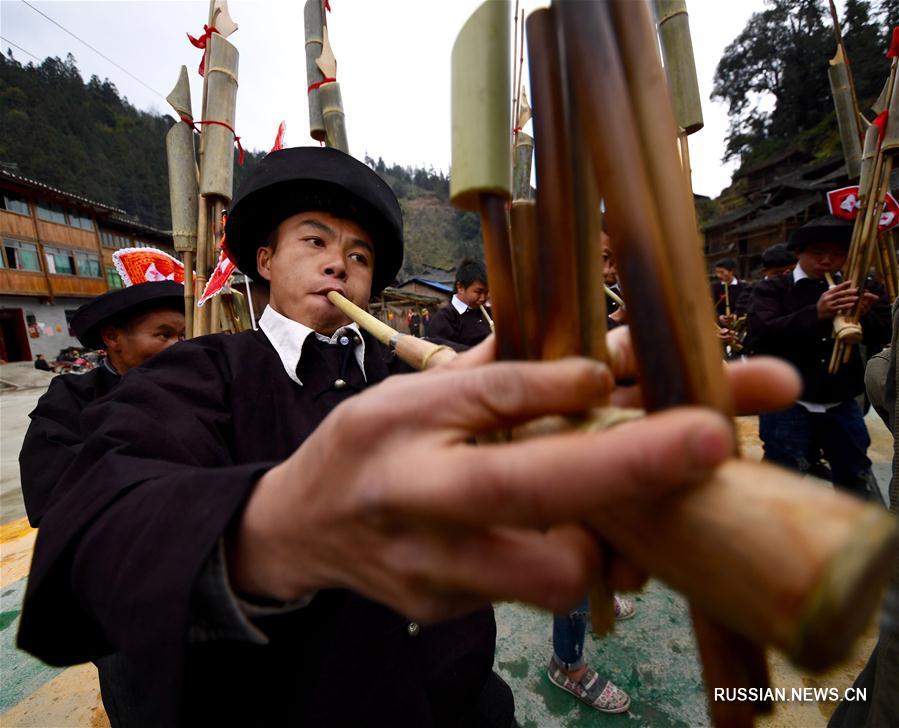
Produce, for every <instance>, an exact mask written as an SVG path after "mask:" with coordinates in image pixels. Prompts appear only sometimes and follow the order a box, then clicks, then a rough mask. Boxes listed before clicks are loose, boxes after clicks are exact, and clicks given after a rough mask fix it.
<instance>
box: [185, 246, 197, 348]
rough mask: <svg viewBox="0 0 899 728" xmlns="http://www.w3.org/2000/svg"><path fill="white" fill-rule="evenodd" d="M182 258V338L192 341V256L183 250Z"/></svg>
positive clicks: (194, 306) (193, 302)
mask: <svg viewBox="0 0 899 728" xmlns="http://www.w3.org/2000/svg"><path fill="white" fill-rule="evenodd" d="M183 256H184V261H183V262H184V337H185V338H186V339H192V338H193V336H194V310H195V309H196V299H195V298H194V275H193V273H194V254H193V253H192V252H191V251H190V250H185V251H184V253H183Z"/></svg>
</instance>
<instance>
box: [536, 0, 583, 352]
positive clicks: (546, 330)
mask: <svg viewBox="0 0 899 728" xmlns="http://www.w3.org/2000/svg"><path fill="white" fill-rule="evenodd" d="M526 23H527V38H528V43H527V45H528V63H529V67H530V69H531V70H530V74H531V97H532V99H533V123H534V156H535V162H536V164H537V232H538V235H539V255H540V270H542V271H546V272H547V275H543V276H541V278H540V286H541V295H540V305H542V306H543V307H545V310H546V311H547V315H546V317H545V320H544V323H543V331H542V351H541V357H540V358H541V359H559V358H561V357H565V356H573V355H577V354H581V353H583V347H582V341H581V311H580V307H579V305H578V302H579V291H578V285H579V281H578V270H577V264H578V259H577V235H578V230H577V221H576V219H575V214H574V209H573V201H574V195H575V189H574V187H575V183H574V179H573V176H572V170H571V159H572V153H573V152H572V149H571V143H572V140H571V135H570V131H569V124H568V119H567V117H566V110H567V109H568V98H567V97H566V93H565V91H566V81H565V78H564V75H563V71H562V68H563V65H562V59H561V49H560V47H559V40H558V36H557V33H556V24H555V21H554V11H553V10H547V9H541V10H537V11H535V12H533V13H531V15H530V16H528V19H527V21H526ZM596 244H597V245H598V240H597V241H596ZM549 271H551V272H552V274H551V275H550V274H548V272H549Z"/></svg>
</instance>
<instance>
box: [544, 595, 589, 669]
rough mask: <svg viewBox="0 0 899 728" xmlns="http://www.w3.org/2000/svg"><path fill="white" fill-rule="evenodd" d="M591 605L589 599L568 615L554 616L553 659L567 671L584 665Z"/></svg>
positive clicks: (585, 598) (585, 599)
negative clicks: (585, 641) (585, 640)
mask: <svg viewBox="0 0 899 728" xmlns="http://www.w3.org/2000/svg"><path fill="white" fill-rule="evenodd" d="M589 610H590V605H589V603H588V600H587V597H584V600H583V601H582V602H581V603H580V604H579V605H578V606H577V608H576V609H575V610H574V611H573V612H569V613H568V614H554V615H553V657H555V659H556V662H558V663H559V664H560V665H561V666H562V667H564V668H565V669H566V670H576V669H578V668H579V667H581V666H582V665H583V664H584V637H585V636H586V634H587V618H588V616H589V614H588V612H589Z"/></svg>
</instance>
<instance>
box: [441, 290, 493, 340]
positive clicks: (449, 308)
mask: <svg viewBox="0 0 899 728" xmlns="http://www.w3.org/2000/svg"><path fill="white" fill-rule="evenodd" d="M488 336H490V323H489V322H488V321H487V319H486V318H484V314H483V312H482V311H481V309H480V308H469V307H468V304H466V303H465V302H464V301H462V299H460V298H459V297H458V296H456V295H454V296H453V298H452V300H451V301H450V302H449V303H448V304H446V306H444V307H443V308H441V309H438V310H437V312H436V313H434V314H433V315H432V316H431V320H430V323H429V324H428V337H429V338H432V339H443V340H445V341H452V342H453V343H456V344H462V345H463V346H475V345H477V344H480V343H481V342H482V341H483V340H484V339H486V338H487V337H488Z"/></svg>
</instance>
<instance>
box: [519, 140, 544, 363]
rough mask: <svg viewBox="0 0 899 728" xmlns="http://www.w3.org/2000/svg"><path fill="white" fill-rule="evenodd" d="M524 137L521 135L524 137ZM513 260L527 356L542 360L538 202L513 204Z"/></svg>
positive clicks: (527, 201)
mask: <svg viewBox="0 0 899 728" xmlns="http://www.w3.org/2000/svg"><path fill="white" fill-rule="evenodd" d="M520 138H521V137H519V139H520ZM511 218H512V251H513V255H512V261H513V263H514V265H515V295H516V299H517V301H518V308H519V311H520V312H521V335H522V341H523V344H524V346H523V348H524V355H525V358H526V359H531V360H535V359H539V358H540V350H541V337H540V332H541V330H542V328H543V319H542V314H543V312H542V311H541V307H540V306H539V305H537V302H538V301H539V300H540V285H539V284H540V259H539V250H538V246H539V242H538V239H537V203H536V202H534V201H533V200H516V201H515V202H513V203H512V213H511Z"/></svg>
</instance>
